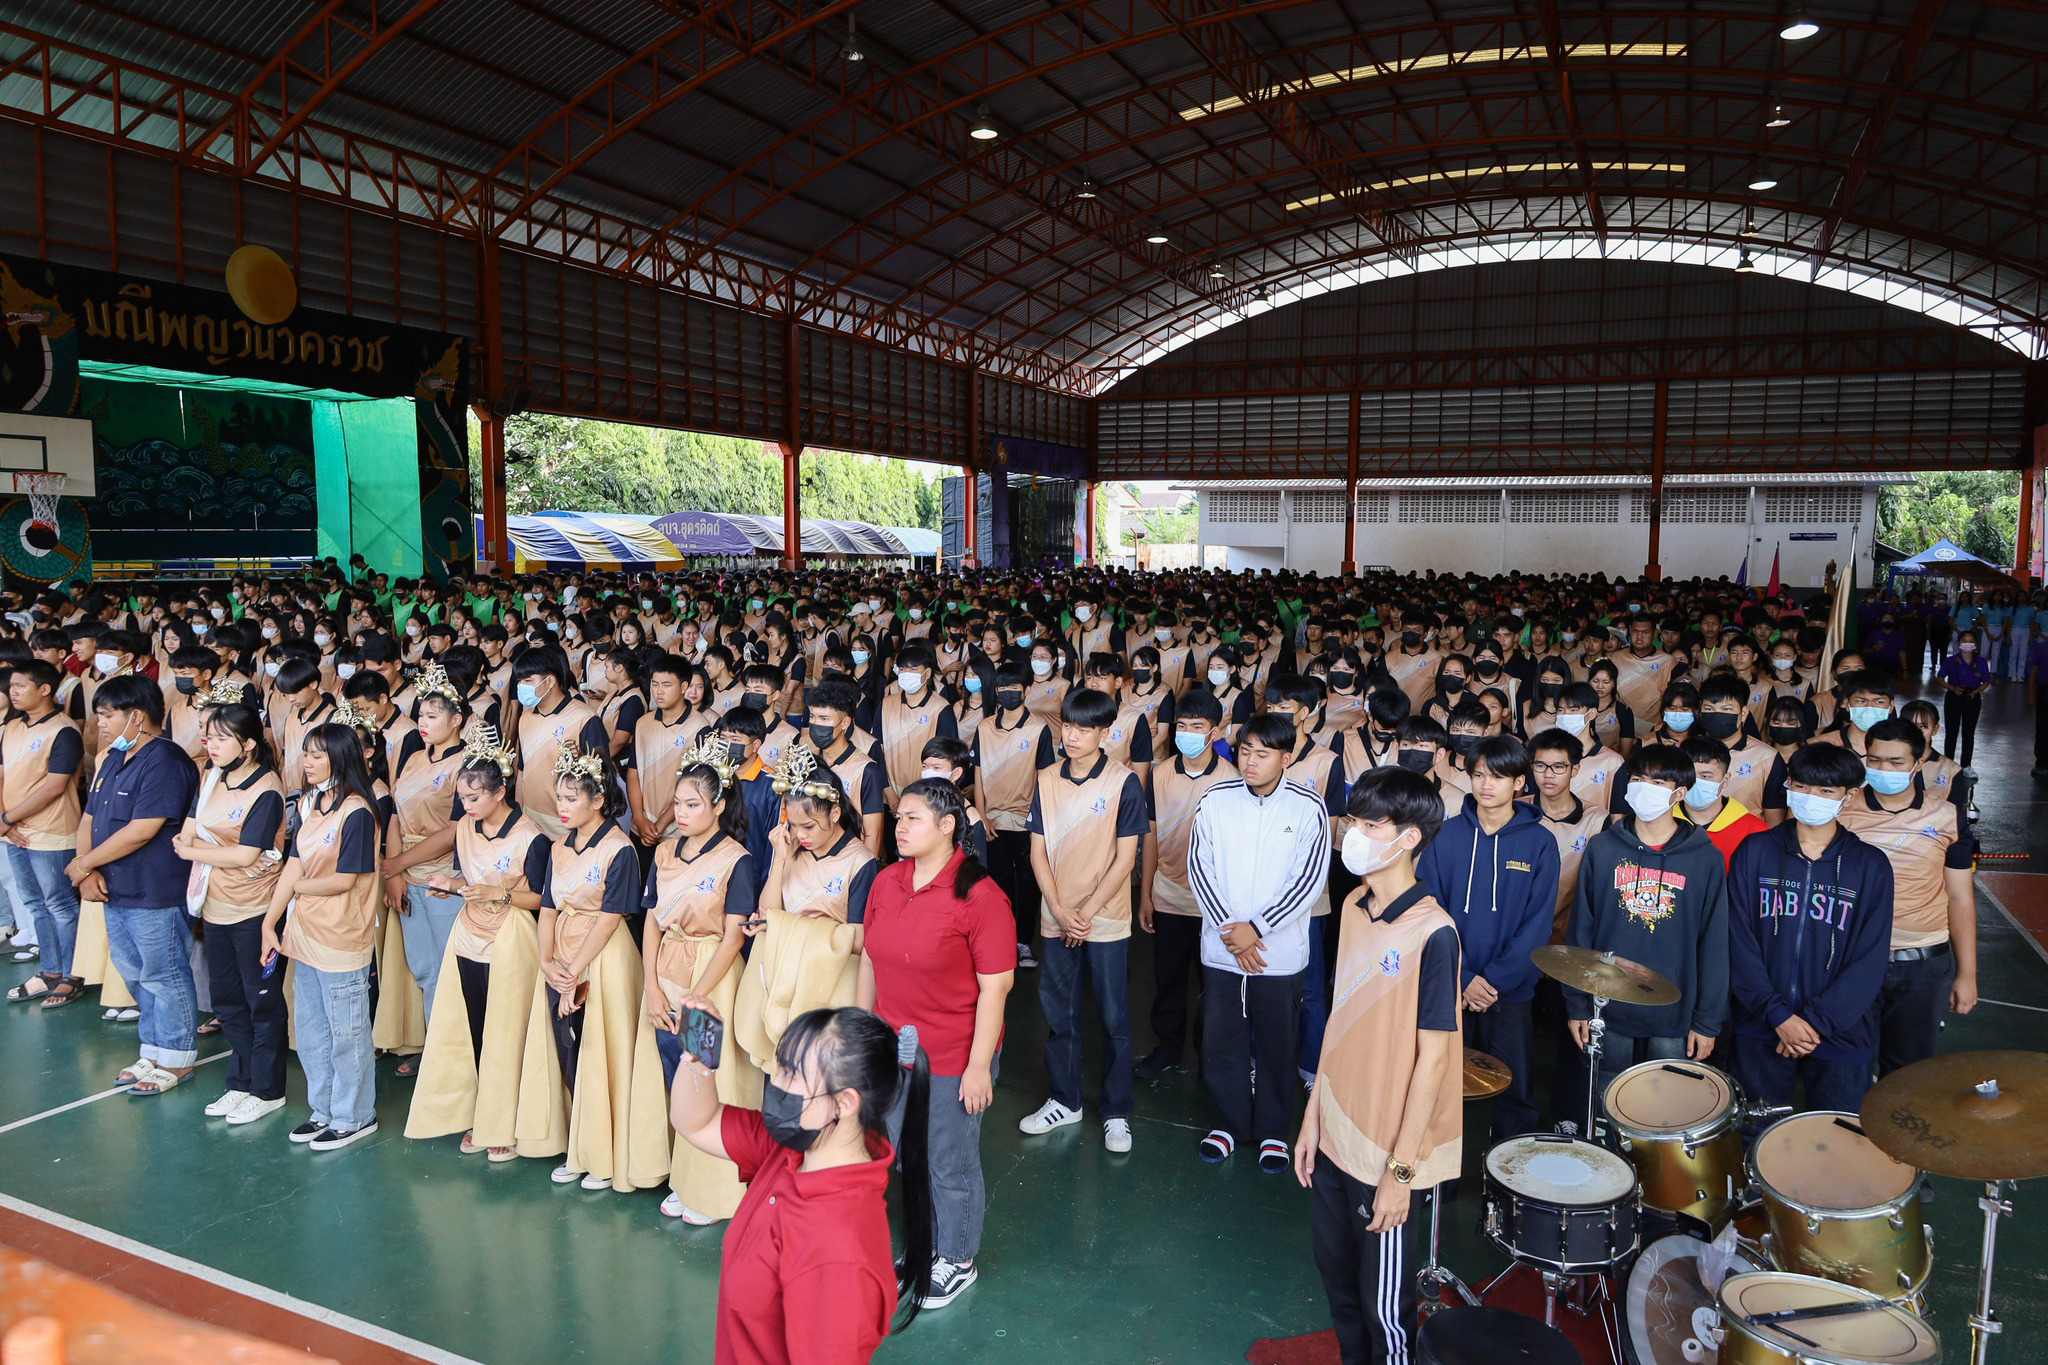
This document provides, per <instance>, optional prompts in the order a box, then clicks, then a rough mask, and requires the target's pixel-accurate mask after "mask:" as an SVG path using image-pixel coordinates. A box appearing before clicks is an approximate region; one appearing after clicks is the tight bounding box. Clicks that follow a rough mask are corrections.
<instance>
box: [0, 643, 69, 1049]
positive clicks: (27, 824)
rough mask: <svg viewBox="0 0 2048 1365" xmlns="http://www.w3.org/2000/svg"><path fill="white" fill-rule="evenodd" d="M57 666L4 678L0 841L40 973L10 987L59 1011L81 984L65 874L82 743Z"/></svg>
mask: <svg viewBox="0 0 2048 1365" xmlns="http://www.w3.org/2000/svg"><path fill="white" fill-rule="evenodd" d="M57 677H58V675H57V670H56V669H55V668H53V667H51V666H50V664H48V663H47V662H45V661H44V660H42V659H31V660H29V661H28V662H27V663H21V664H16V665H15V666H14V672H13V675H12V676H11V677H10V678H9V679H8V680H7V702H8V705H9V707H10V708H11V714H10V715H9V716H8V719H7V723H6V725H5V727H4V728H0V839H5V840H6V842H5V844H0V848H4V850H5V852H6V856H7V863H8V866H9V868H10V869H11V870H12V871H13V873H14V890H15V893H16V894H17V895H18V896H19V897H20V900H21V902H22V903H21V905H20V906H19V907H17V908H18V909H20V910H26V911H27V912H28V913H29V915H30V916H32V917H33V921H34V924H35V929H36V952H37V955H38V956H37V972H36V975H34V976H32V977H30V978H29V979H28V980H27V981H24V982H22V983H21V984H20V985H19V986H16V987H15V988H14V989H12V990H10V991H9V992H8V993H7V998H8V999H9V1000H12V1001H15V1002H16V1003H20V1002H23V1001H28V1000H34V999H37V998H41V1000H42V1002H43V1003H42V1006H41V1008H43V1009H46V1010H53V1009H61V1008H63V1007H64V1006H65V1005H68V1004H70V1003H71V1002H72V1001H74V1000H76V999H77V998H78V996H79V993H80V992H81V991H83V990H84V989H85V981H84V979H83V978H82V977H77V976H73V975H72V965H73V964H72V950H73V948H74V947H75V946H76V944H77V940H78V892H77V890H76V889H75V888H74V887H73V886H72V884H71V879H70V878H68V877H66V876H65V875H64V869H65V868H66V867H67V866H69V864H70V862H71V859H72V855H73V853H74V851H75V850H76V849H77V847H78V822H79V818H80V816H81V815H82V814H83V808H82V807H81V805H80V804H79V799H78V770H79V767H80V765H81V764H83V763H84V761H85V746H84V744H83V742H82V741H81V740H80V738H79V734H78V726H77V725H76V724H74V723H73V722H72V720H71V718H70V717H68V716H66V715H64V714H63V712H61V711H60V710H58V708H57V703H56V700H55V697H56V691H57Z"/></svg>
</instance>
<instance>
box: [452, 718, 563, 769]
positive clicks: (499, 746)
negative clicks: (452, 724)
mask: <svg viewBox="0 0 2048 1365" xmlns="http://www.w3.org/2000/svg"><path fill="white" fill-rule="evenodd" d="M564 752H567V751H566V750H565V751H564ZM516 757H517V755H516V754H514V753H513V752H512V748H511V746H510V745H508V744H506V743H505V741H504V740H503V738H501V737H500V736H499V734H498V727H497V726H495V725H491V724H488V723H485V724H479V725H475V726H472V727H471V728H470V732H469V737H468V738H467V739H465V740H463V742H462V763H463V766H464V767H468V766H469V765H470V764H472V763H484V762H488V763H495V764H497V765H498V771H499V772H501V773H503V774H504V775H505V776H507V777H510V776H512V767H513V760H514V759H515V758H516Z"/></svg>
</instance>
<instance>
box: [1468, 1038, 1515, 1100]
mask: <svg viewBox="0 0 2048 1365" xmlns="http://www.w3.org/2000/svg"><path fill="white" fill-rule="evenodd" d="M1511 1079H1513V1073H1511V1072H1510V1071H1509V1070H1508V1064H1507V1063H1506V1062H1503V1061H1502V1060H1501V1059H1500V1058H1498V1057H1489V1056H1487V1055H1486V1054H1485V1053H1484V1052H1481V1051H1480V1050H1479V1049H1478V1048H1476V1047H1468V1048H1466V1049H1465V1098H1466V1099H1468V1100H1483V1099H1485V1098H1487V1097H1488V1096H1490V1095H1498V1094H1499V1093H1500V1092H1501V1091H1503V1090H1505V1089H1507V1088H1508V1082H1509V1081H1510V1080H1511Z"/></svg>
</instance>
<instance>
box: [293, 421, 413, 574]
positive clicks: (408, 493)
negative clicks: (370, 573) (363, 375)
mask: <svg viewBox="0 0 2048 1365" xmlns="http://www.w3.org/2000/svg"><path fill="white" fill-rule="evenodd" d="M313 453H314V457H315V474H316V483H317V487H318V497H319V529H318V536H317V540H318V545H319V549H318V553H320V554H322V555H333V556H334V558H335V559H336V560H337V561H339V562H341V563H343V564H346V563H347V562H348V557H349V556H350V555H352V554H360V555H361V556H362V557H363V558H364V559H366V560H368V561H369V562H370V567H371V568H373V569H378V570H382V571H383V572H385V573H388V574H391V575H393V576H394V577H399V576H404V577H414V576H417V575H418V574H419V572H420V565H421V562H422V561H421V555H420V452H419V429H418V426H417V424H416V422H415V420H414V417H413V410H412V401H411V400H410V399H405V398H389V399H382V400H377V401H368V400H364V401H359V402H348V403H328V402H316V403H314V404H313Z"/></svg>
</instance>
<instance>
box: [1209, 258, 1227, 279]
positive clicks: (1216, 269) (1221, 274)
mask: <svg viewBox="0 0 2048 1365" xmlns="http://www.w3.org/2000/svg"><path fill="white" fill-rule="evenodd" d="M1209 278H1210V279H1212V280H1227V279H1229V278H1230V275H1229V273H1228V272H1227V271H1225V270H1224V269H1223V262H1221V261H1211V262H1210V263H1209Z"/></svg>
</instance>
